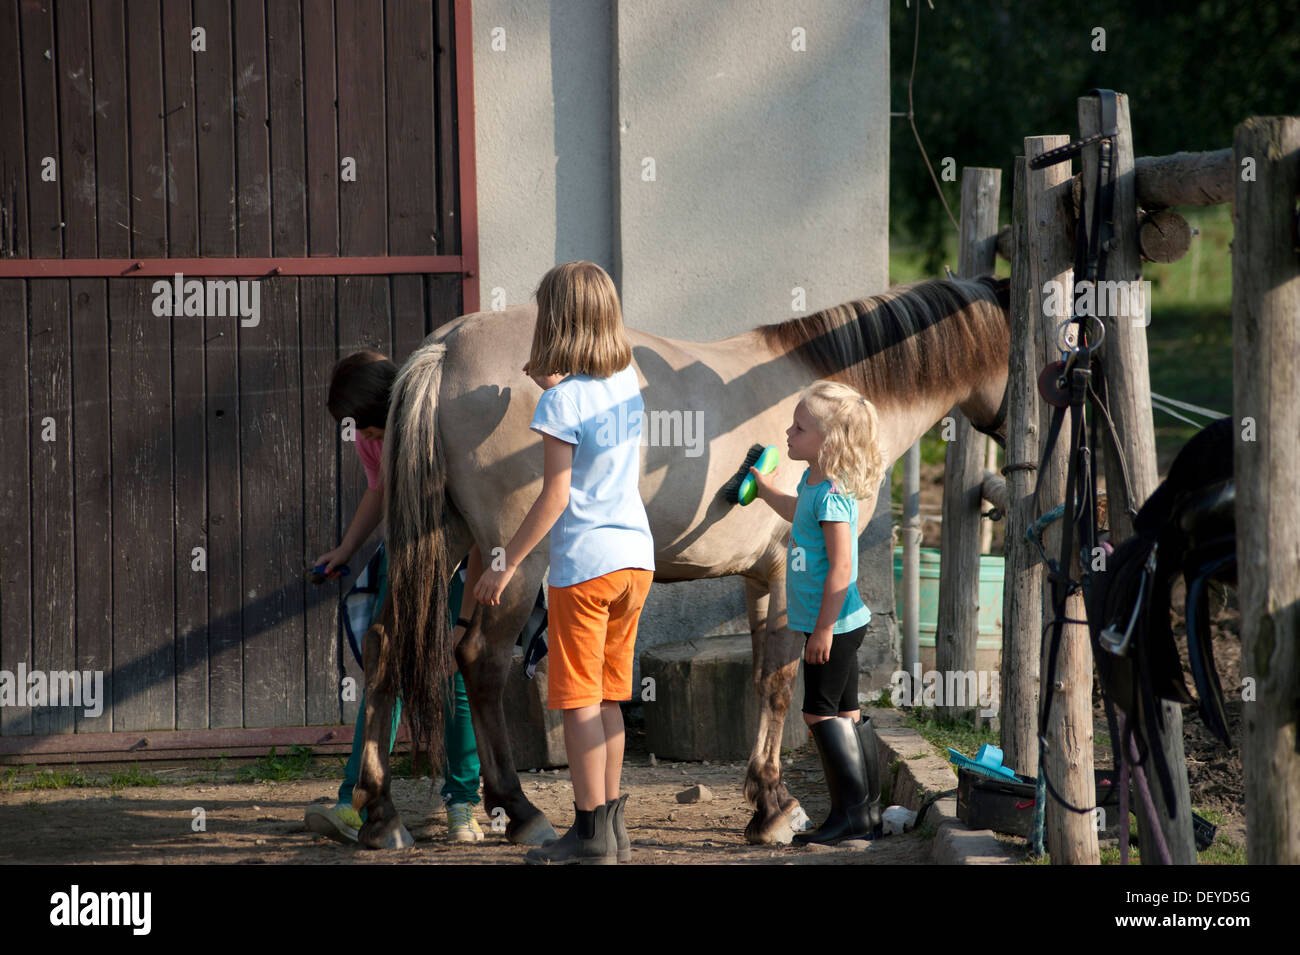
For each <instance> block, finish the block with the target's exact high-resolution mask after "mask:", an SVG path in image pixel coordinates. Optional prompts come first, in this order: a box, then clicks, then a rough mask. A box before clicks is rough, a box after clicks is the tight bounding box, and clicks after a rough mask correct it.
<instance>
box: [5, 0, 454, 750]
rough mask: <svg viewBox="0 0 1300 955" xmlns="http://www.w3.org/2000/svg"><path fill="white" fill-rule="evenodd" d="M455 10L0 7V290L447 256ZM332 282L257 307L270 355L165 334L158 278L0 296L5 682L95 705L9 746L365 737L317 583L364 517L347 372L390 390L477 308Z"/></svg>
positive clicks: (207, 328)
mask: <svg viewBox="0 0 1300 955" xmlns="http://www.w3.org/2000/svg"><path fill="white" fill-rule="evenodd" d="M453 8H454V4H453V2H452V0H437V2H430V0H387V2H384V3H376V2H373V0H302V2H301V3H300V2H297V0H267V2H265V3H264V2H262V0H255V2H245V0H193V3H181V4H177V3H166V2H160V0H128V2H126V3H115V2H104V3H99V2H93V3H92V2H90V0H59V2H57V3H53V2H51V0H46V2H44V3H31V2H25V0H24V2H20V0H0V259H4V260H32V259H83V260H84V259H123V260H127V259H131V258H136V259H195V258H197V257H207V258H213V257H221V258H235V257H242V258H248V257H269V256H274V257H288V258H302V257H306V256H311V257H314V258H315V257H319V258H322V259H325V260H328V259H332V258H338V257H340V256H344V257H346V256H411V255H419V256H455V255H459V254H460V251H461V250H460V235H459V232H458V228H459V223H460V221H461V218H462V216H461V209H460V202H459V198H458V195H457V193H456V189H457V188H458V180H459V177H458V175H457V170H456V163H457V161H458V160H457V154H458V151H457V125H456V121H457V117H456V116H455V104H456V102H457V97H456V90H455V80H456V68H455V45H456V44H455V37H454V33H453V32H452V31H453V29H454V10H453ZM196 30H201V31H202V34H201V35H202V43H203V45H204V47H205V48H204V49H202V50H196V49H194V48H193V46H194V42H195V41H194V37H195V35H196V34H195V31H196ZM47 51H48V52H47ZM47 159H53V166H52V167H51V164H50V163H49V162H48V161H47ZM345 159H347V160H350V163H349V166H350V165H351V163H355V181H351V180H350V179H348V180H347V181H345V178H344V177H343V176H342V175H341V172H342V169H343V163H344V160H345ZM51 168H52V172H53V175H51V174H50V172H49V171H47V170H51ZM43 174H44V175H43ZM324 271H325V274H321V275H310V276H307V275H281V276H274V275H267V276H264V277H262V278H258V279H251V280H249V281H255V282H256V283H257V291H258V297H259V316H258V318H259V320H258V321H257V323H256V324H251V323H250V322H248V321H241V318H240V316H238V315H225V316H222V315H190V316H183V315H182V316H176V317H169V316H165V315H164V316H158V315H155V314H154V304H155V292H154V283H155V282H157V281H158V279H157V278H155V277H148V278H131V277H111V278H103V277H84V276H81V275H69V276H66V277H60V278H0V330H2V331H3V333H4V335H3V346H4V347H3V348H0V407H2V408H3V413H0V505H2V507H0V670H4V671H9V672H10V673H15V674H16V672H17V670H18V669H19V667H20V665H21V666H22V667H23V668H24V669H25V670H26V671H27V672H29V673H30V672H32V671H51V670H73V669H77V670H89V671H95V670H98V671H102V673H103V680H104V697H105V699H104V700H103V710H102V713H100V714H99V715H98V716H93V717H92V716H88V715H87V714H86V713H84V712H83V708H80V707H70V706H64V707H55V706H45V707H39V706H38V707H34V708H32V707H26V706H9V705H6V706H3V707H0V736H6V737H13V736H57V735H60V734H69V733H74V732H75V733H86V734H102V733H107V732H118V733H124V732H138V731H143V730H178V731H179V730H215V729H226V728H230V729H243V728H255V727H296V726H305V725H306V726H311V725H322V724H334V723H339V722H349V721H351V720H352V719H354V718H355V715H356V704H355V703H343V702H342V701H341V700H340V693H339V685H340V679H341V677H342V676H344V675H351V676H354V677H357V678H360V673H359V671H358V670H357V668H356V666H355V663H354V661H353V660H352V658H351V654H350V653H348V652H341V647H340V644H339V639H338V634H339V630H338V627H339V621H338V613H337V601H338V597H339V596H340V586H339V585H327V586H325V587H322V588H315V587H312V586H311V585H310V584H307V583H306V582H305V581H304V579H303V568H304V566H305V565H306V563H307V562H308V561H310V559H311V558H312V557H314V556H315V555H316V554H317V553H320V552H321V551H325V550H329V549H331V548H333V547H334V546H335V545H336V544H337V543H338V541H339V540H340V539H341V537H342V534H343V531H344V530H345V529H346V526H347V524H348V523H349V521H350V520H351V517H352V514H353V512H354V511H355V508H356V504H357V502H358V501H359V500H360V497H361V494H362V492H363V491H364V488H365V480H364V475H363V473H362V470H361V467H360V465H359V463H358V462H357V460H356V455H355V453H354V451H353V449H352V446H351V445H350V444H349V443H345V442H343V441H341V440H340V432H339V428H338V427H337V425H336V424H335V422H334V421H333V419H332V418H331V417H330V416H329V413H328V412H327V410H326V408H325V397H326V392H327V389H328V384H329V372H330V369H331V367H332V365H333V363H334V362H335V361H336V360H337V359H338V358H339V357H341V356H343V355H345V354H347V353H349V352H351V351H353V350H355V349H356V348H358V347H362V346H371V347H376V348H380V349H382V350H384V351H386V352H387V353H388V354H389V355H390V356H392V357H393V358H394V359H395V360H397V361H398V362H399V363H400V362H401V361H402V360H403V359H404V358H405V357H406V355H407V354H409V353H410V351H411V350H413V349H414V348H415V347H416V346H417V345H418V344H419V342H420V341H421V339H423V337H424V336H425V335H427V334H428V333H429V332H430V331H432V330H433V329H434V328H436V327H437V326H438V325H440V324H442V323H443V322H445V321H447V320H449V319H451V318H454V317H455V316H456V315H458V314H460V313H461V311H462V305H463V294H464V290H463V287H462V275H461V273H460V272H453V273H438V274H378V275H354V274H347V268H346V267H345V266H343V265H341V266H340V267H339V269H338V271H337V272H336V273H333V274H331V270H330V269H328V268H326V269H325V270H324ZM185 277H186V278H187V279H199V280H206V279H221V280H224V279H225V278H226V277H225V276H221V275H216V274H213V275H204V274H199V273H195V272H194V271H193V270H190V271H187V272H186V273H185ZM373 543H374V541H372V542H370V543H369V544H368V545H367V546H366V547H364V548H363V549H362V551H361V552H360V553H359V554H358V557H357V559H355V560H354V561H353V562H352V564H353V566H354V568H357V569H359V568H360V566H361V564H362V561H363V559H364V558H365V557H366V556H367V554H368V553H369V550H370V549H371V548H372V546H373ZM199 549H202V550H201V551H200V550H199ZM199 555H201V557H202V560H204V561H206V569H205V570H204V569H196V566H197V565H198V563H199V561H200V556H199Z"/></svg>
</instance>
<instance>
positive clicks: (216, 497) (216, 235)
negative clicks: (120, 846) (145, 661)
mask: <svg viewBox="0 0 1300 955" xmlns="http://www.w3.org/2000/svg"><path fill="white" fill-rule="evenodd" d="M193 9H194V25H195V26H200V27H203V29H204V31H205V40H206V43H207V52H205V53H201V54H200V53H196V54H195V55H194V102H195V110H194V121H195V126H196V129H195V139H196V152H197V157H198V170H199V192H198V201H199V252H200V254H201V255H204V256H209V257H211V256H233V255H234V254H235V251H236V234H235V120H234V95H235V77H234V60H233V52H232V45H233V41H232V38H231V23H230V21H231V10H230V3H229V0H194V3H193ZM202 325H203V340H204V365H205V369H204V370H205V373H206V374H205V381H206V389H207V391H206V396H205V401H204V405H205V407H204V412H205V428H204V438H205V448H204V451H205V456H206V460H207V495H208V500H207V521H206V525H205V529H206V536H207V544H208V574H207V588H208V634H207V661H208V714H207V725H208V726H211V727H236V726H242V725H243V722H244V685H243V681H244V658H243V644H242V635H243V629H242V628H243V568H242V566H241V564H240V560H241V555H242V549H243V544H242V541H243V537H242V527H241V524H240V502H241V499H242V494H241V488H240V466H239V320H238V319H237V318H233V317H220V316H207V317H205V318H204V319H203V322H202Z"/></svg>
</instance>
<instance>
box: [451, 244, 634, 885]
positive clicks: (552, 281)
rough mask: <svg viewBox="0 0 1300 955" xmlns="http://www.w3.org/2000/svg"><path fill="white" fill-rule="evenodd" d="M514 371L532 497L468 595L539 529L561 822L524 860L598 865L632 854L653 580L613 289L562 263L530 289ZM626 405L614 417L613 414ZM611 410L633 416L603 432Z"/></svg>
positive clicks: (485, 598) (495, 575)
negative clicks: (562, 830)
mask: <svg viewBox="0 0 1300 955" xmlns="http://www.w3.org/2000/svg"><path fill="white" fill-rule="evenodd" d="M536 294H537V325H536V328H535V331H534V333H533V347H532V353H531V354H530V356H529V360H528V364H526V365H524V368H523V370H524V373H525V374H527V375H529V376H530V377H531V378H532V379H533V381H534V382H536V383H537V385H538V387H540V388H541V389H542V396H541V398H539V399H538V402H537V410H536V412H535V413H534V415H533V420H532V424H531V425H530V427H531V428H532V430H534V431H537V432H538V433H540V434H541V436H542V444H543V451H544V455H545V466H544V476H543V484H542V492H541V495H540V496H539V497H538V498H537V501H536V502H535V503H534V504H533V506H532V508H531V509H530V510H529V511H528V514H527V516H525V518H524V522H523V524H522V525H520V527H519V530H518V531H516V532H515V535H514V537H513V538H511V540H510V543H509V544H508V545H507V547H506V553H505V562H506V567H505V569H504V570H501V571H493V570H485V571H484V572H483V576H482V577H481V578H480V579H479V582H478V585H477V588H476V589H475V591H474V594H475V596H476V597H477V598H478V599H479V600H480V601H482V602H483V603H487V604H496V603H497V602H498V601H499V600H500V596H501V592H502V591H503V590H504V589H505V586H506V584H507V583H508V582H509V580H510V578H511V577H512V576H513V575H514V572H515V570H516V568H517V567H518V566H519V564H520V562H521V561H522V560H523V559H524V558H525V557H526V556H527V555H528V554H529V552H530V551H532V549H533V548H534V547H536V546H537V544H538V543H540V542H541V540H542V538H543V537H545V536H546V534H547V532H548V531H549V532H550V535H551V543H550V551H551V552H550V557H551V563H550V573H549V578H548V584H549V587H548V601H547V603H548V624H547V626H548V630H549V636H550V641H549V643H550V646H549V654H550V663H549V665H548V683H549V686H548V700H547V705H548V706H549V707H550V708H551V709H558V710H563V711H564V747H565V750H566V751H567V754H568V758H569V773H570V775H571V776H572V779H573V801H574V823H573V826H572V827H571V828H570V829H569V831H568V832H567V833H566V834H565V835H564V836H563V837H561V838H560V839H557V840H551V841H550V842H548V843H546V844H545V845H543V846H540V847H538V848H536V849H533V850H531V851H530V852H529V853H528V854H527V855H526V856H525V857H524V858H525V860H526V861H527V862H529V863H583V864H590V863H594V864H610V863H613V862H615V861H619V860H622V861H626V860H627V859H629V858H630V857H631V845H630V843H629V842H628V837H627V830H626V827H625V826H624V823H623V806H624V802H625V800H626V799H627V796H626V794H624V795H622V796H620V795H619V780H620V777H621V775H622V770H623V714H622V711H621V710H620V709H619V701H622V700H629V699H631V697H632V658H633V650H634V647H635V644H636V629H637V621H638V619H639V618H640V615H641V608H642V605H643V604H644V603H645V599H646V594H647V593H648V592H649V589H650V581H651V579H652V578H653V576H654V566H655V565H654V540H653V539H652V538H651V536H650V522H649V520H648V519H647V518H646V512H645V505H644V504H643V503H642V501H641V494H640V491H639V490H638V486H637V485H638V480H639V474H640V448H639V445H640V437H641V430H640V421H641V417H642V415H643V413H644V404H643V403H642V400H641V390H640V386H639V384H638V381H637V373H636V368H635V367H633V365H632V346H631V344H630V343H629V341H628V339H627V335H626V333H625V331H624V329H623V316H622V311H621V309H620V308H619V303H618V293H617V291H616V290H615V288H614V283H613V282H612V281H611V280H610V277H609V276H608V275H607V274H606V273H605V270H604V269H602V268H601V267H600V266H598V265H594V264H592V263H591V262H567V263H565V264H563V265H558V266H556V267H555V268H553V269H551V271H549V272H547V273H546V275H544V276H543V277H542V281H541V283H540V284H539V285H538V287H537V293H536ZM620 406H621V407H623V408H626V415H625V416H624V415H623V414H621V413H620V411H619V409H620ZM611 417H614V418H617V419H618V420H619V421H626V422H632V425H631V426H629V427H623V428H610V427H609V425H610V423H611V422H610V419H611Z"/></svg>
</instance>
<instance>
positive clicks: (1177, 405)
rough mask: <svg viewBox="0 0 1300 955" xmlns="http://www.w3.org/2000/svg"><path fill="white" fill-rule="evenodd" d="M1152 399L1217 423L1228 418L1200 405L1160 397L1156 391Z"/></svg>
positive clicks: (1220, 412) (1219, 412)
mask: <svg viewBox="0 0 1300 955" xmlns="http://www.w3.org/2000/svg"><path fill="white" fill-rule="evenodd" d="M1151 398H1152V400H1153V402H1154V401H1162V402H1164V403H1165V404H1167V405H1172V406H1173V407H1175V408H1182V409H1183V410H1184V411H1191V412H1194V413H1196V414H1199V415H1202V416H1204V417H1206V418H1210V419H1213V420H1215V421H1217V420H1218V419H1219V418H1226V417H1228V416H1227V415H1226V414H1224V413H1223V412H1222V411H1215V410H1214V409H1212V408H1202V407H1200V406H1199V405H1192V404H1188V403H1187V402H1186V401H1178V400H1177V399H1174V398H1170V397H1167V396H1166V395H1158V394H1156V393H1155V392H1154V391H1153V392H1151Z"/></svg>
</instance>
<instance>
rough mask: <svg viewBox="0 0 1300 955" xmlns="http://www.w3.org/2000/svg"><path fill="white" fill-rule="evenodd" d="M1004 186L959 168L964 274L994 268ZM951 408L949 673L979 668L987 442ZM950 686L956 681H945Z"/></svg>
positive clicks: (939, 637) (964, 711) (945, 661)
mask: <svg viewBox="0 0 1300 955" xmlns="http://www.w3.org/2000/svg"><path fill="white" fill-rule="evenodd" d="M1001 184H1002V171H1001V170H1000V169H979V168H975V167H969V166H968V167H965V168H964V169H962V178H961V230H960V234H961V261H960V271H961V276H962V278H975V277H977V276H980V275H988V274H991V273H992V272H993V267H994V264H995V261H994V260H995V257H996V246H997V233H998V194H999V192H1000V190H1001ZM949 414H950V415H951V416H952V418H953V435H952V439H951V440H950V441H949V442H948V446H947V448H946V449H945V455H944V477H943V523H942V533H941V536H942V542H941V545H940V546H941V549H942V552H943V560H942V562H941V563H940V570H939V614H938V619H937V621H936V629H935V666H936V667H937V668H938V670H939V672H940V673H945V674H946V673H971V672H974V671H975V645H976V641H977V640H978V639H979V607H980V600H979V578H980V573H979V568H980V547H979V543H980V483H981V481H982V480H983V476H984V459H985V450H984V448H985V443H986V440H987V439H986V438H985V437H984V435H982V434H979V433H978V432H977V431H976V430H975V429H974V428H973V427H972V426H971V423H970V421H969V420H968V419H967V418H966V416H965V415H964V414H962V413H961V411H959V410H958V409H957V408H953V410H952V411H951V412H949ZM945 685H947V686H953V685H954V683H953V682H952V681H948V680H945ZM974 685H978V680H977V683H976V684H974ZM979 708H980V707H979V701H978V700H966V701H965V702H964V703H963V705H962V706H960V707H958V706H956V705H955V701H954V700H949V699H944V700H943V704H942V706H940V707H939V710H940V712H941V713H943V714H944V715H945V716H947V717H948V718H962V719H964V718H968V717H972V716H975V715H976V713H977V711H978V710H979ZM977 718H978V717H977Z"/></svg>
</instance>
